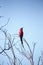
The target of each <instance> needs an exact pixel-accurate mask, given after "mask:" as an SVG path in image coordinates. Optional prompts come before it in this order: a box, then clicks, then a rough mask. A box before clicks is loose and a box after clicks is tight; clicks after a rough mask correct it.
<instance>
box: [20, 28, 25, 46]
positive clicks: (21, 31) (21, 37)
mask: <svg viewBox="0 0 43 65" xmlns="http://www.w3.org/2000/svg"><path fill="white" fill-rule="evenodd" d="M23 35H24V32H23V28H20V30H19V37H20V41H21V44H22V46H23ZM23 47H24V46H23Z"/></svg>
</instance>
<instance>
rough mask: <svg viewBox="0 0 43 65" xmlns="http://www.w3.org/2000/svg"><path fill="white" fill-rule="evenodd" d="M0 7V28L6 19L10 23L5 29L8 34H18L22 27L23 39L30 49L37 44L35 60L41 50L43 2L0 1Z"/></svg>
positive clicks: (26, 0) (42, 40)
mask: <svg viewBox="0 0 43 65" xmlns="http://www.w3.org/2000/svg"><path fill="white" fill-rule="evenodd" d="M0 5H1V6H2V7H1V8H0V16H4V17H3V18H0V27H1V25H4V24H5V23H6V22H7V20H8V18H10V21H9V23H8V25H7V26H6V27H5V29H7V30H8V32H9V33H11V34H15V33H17V34H18V31H19V29H20V28H21V27H23V30H24V38H25V39H26V40H27V42H28V43H29V44H30V47H31V48H32V43H34V42H36V43H37V45H36V49H35V56H37V57H35V60H36V59H38V56H39V54H40V51H41V50H43V1H42V0H35V1H34V0H33V1H29V0H16V1H15V0H0ZM0 38H1V37H0ZM36 52H37V53H36ZM0 60H1V59H0ZM35 63H36V62H35Z"/></svg>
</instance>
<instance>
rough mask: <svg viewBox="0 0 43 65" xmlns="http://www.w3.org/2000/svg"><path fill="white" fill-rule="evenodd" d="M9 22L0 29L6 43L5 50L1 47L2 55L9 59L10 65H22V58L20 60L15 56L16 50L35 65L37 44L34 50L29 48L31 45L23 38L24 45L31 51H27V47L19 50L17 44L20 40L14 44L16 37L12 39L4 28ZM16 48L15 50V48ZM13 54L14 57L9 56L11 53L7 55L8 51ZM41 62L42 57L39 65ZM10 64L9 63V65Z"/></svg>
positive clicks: (0, 52)
mask: <svg viewBox="0 0 43 65" xmlns="http://www.w3.org/2000/svg"><path fill="white" fill-rule="evenodd" d="M9 20H10V19H8V21H7V23H6V24H5V25H3V26H1V27H0V31H1V32H3V34H4V36H5V39H4V40H5V42H4V49H3V48H2V47H1V46H0V49H1V51H0V54H2V53H3V54H5V55H6V57H7V58H8V60H9V63H10V65H22V60H20V58H18V57H17V56H16V54H15V49H16V50H17V51H18V52H19V53H21V56H24V57H26V59H27V60H28V61H29V62H30V65H34V51H35V46H36V43H34V45H33V50H32V49H31V48H30V46H29V43H28V42H27V41H26V39H25V38H23V41H24V43H25V44H26V45H27V47H28V49H29V51H26V49H25V47H24V48H23V47H22V48H21V47H20V48H18V47H17V44H18V42H19V41H20V40H18V41H17V42H16V43H15V42H14V41H15V36H14V37H13V39H12V35H11V34H10V33H8V32H7V31H6V30H5V29H4V27H5V26H6V25H7V24H8V23H9ZM14 47H15V48H14ZM9 50H10V52H11V53H12V57H13V58H12V57H11V56H10V55H9V53H10V52H9V53H7V51H9ZM40 61H41V56H40V57H39V60H38V64H37V65H39V64H40ZM9 63H7V64H8V65H9Z"/></svg>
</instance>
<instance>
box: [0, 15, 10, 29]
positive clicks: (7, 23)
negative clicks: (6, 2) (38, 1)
mask: <svg viewBox="0 0 43 65" xmlns="http://www.w3.org/2000/svg"><path fill="white" fill-rule="evenodd" d="M0 18H1V16H0ZM9 20H10V18H9V19H8V21H7V23H6V24H5V25H3V26H1V27H0V30H1V29H2V28H3V27H5V26H6V25H7V24H8V23H9Z"/></svg>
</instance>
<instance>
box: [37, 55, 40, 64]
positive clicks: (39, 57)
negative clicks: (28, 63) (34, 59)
mask: <svg viewBox="0 0 43 65" xmlns="http://www.w3.org/2000/svg"><path fill="white" fill-rule="evenodd" d="M40 60H41V56H40V57H39V59H38V64H37V65H39V64H40Z"/></svg>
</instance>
